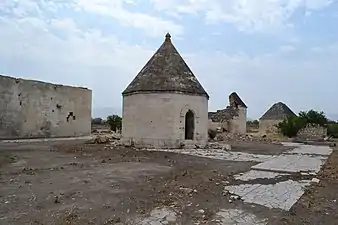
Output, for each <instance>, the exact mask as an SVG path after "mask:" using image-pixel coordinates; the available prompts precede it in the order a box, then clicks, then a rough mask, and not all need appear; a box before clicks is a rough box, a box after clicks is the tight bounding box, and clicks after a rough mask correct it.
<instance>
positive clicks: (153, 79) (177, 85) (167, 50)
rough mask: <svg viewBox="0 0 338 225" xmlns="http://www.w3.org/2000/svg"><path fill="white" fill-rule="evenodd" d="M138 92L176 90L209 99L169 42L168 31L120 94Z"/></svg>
mask: <svg viewBox="0 0 338 225" xmlns="http://www.w3.org/2000/svg"><path fill="white" fill-rule="evenodd" d="M140 92H143V93H149V92H157V93H158V92H162V93H163V92H166V93H168V92H178V93H183V94H189V95H199V96H205V97H207V98H208V99H209V95H208V94H207V92H206V91H205V90H204V88H203V87H202V85H201V84H200V83H199V81H198V80H197V78H196V77H195V75H194V74H193V72H192V71H191V70H190V68H189V67H188V65H187V64H186V62H185V61H184V59H183V58H182V56H181V55H180V54H179V52H178V51H177V50H176V48H175V46H174V45H173V43H172V42H171V36H170V34H169V33H167V34H166V36H165V41H164V42H163V43H162V45H161V46H160V48H159V49H158V50H157V51H156V52H155V54H154V55H153V56H152V57H151V58H150V60H149V61H148V62H147V64H146V65H145V66H144V67H143V68H142V70H141V71H140V72H139V73H138V74H137V76H136V77H135V78H134V80H133V81H132V82H131V83H130V84H129V85H128V87H127V88H126V89H125V90H124V91H123V92H122V95H130V94H137V93H140Z"/></svg>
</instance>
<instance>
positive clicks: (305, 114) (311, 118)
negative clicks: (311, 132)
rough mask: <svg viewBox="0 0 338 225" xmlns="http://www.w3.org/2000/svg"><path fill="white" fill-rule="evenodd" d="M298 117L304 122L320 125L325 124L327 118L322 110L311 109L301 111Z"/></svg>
mask: <svg viewBox="0 0 338 225" xmlns="http://www.w3.org/2000/svg"><path fill="white" fill-rule="evenodd" d="M299 117H300V118H302V119H303V120H305V121H306V124H318V125H320V126H326V125H327V123H328V119H327V118H326V116H325V114H324V112H317V111H315V110H313V109H311V110H309V111H302V112H300V113H299Z"/></svg>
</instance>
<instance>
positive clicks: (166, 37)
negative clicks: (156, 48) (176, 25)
mask: <svg viewBox="0 0 338 225" xmlns="http://www.w3.org/2000/svg"><path fill="white" fill-rule="evenodd" d="M165 41H171V35H170V34H169V33H167V34H166V35H165Z"/></svg>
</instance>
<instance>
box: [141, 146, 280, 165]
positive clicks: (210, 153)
mask: <svg viewBox="0 0 338 225" xmlns="http://www.w3.org/2000/svg"><path fill="white" fill-rule="evenodd" d="M146 150H147V151H163V152H174V153H179V154H186V155H193V156H199V157H206V158H212V159H221V160H230V161H241V162H265V161H267V160H269V159H271V158H273V157H274V156H273V155H259V154H251V153H245V152H230V151H226V150H223V149H146Z"/></svg>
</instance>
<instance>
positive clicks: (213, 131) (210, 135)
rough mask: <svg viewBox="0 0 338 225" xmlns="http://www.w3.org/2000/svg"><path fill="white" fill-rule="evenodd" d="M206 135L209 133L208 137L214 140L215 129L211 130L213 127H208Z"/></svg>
mask: <svg viewBox="0 0 338 225" xmlns="http://www.w3.org/2000/svg"><path fill="white" fill-rule="evenodd" d="M208 135H209V138H210V139H211V140H214V139H215V137H216V135H217V131H216V130H213V129H209V130H208Z"/></svg>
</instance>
